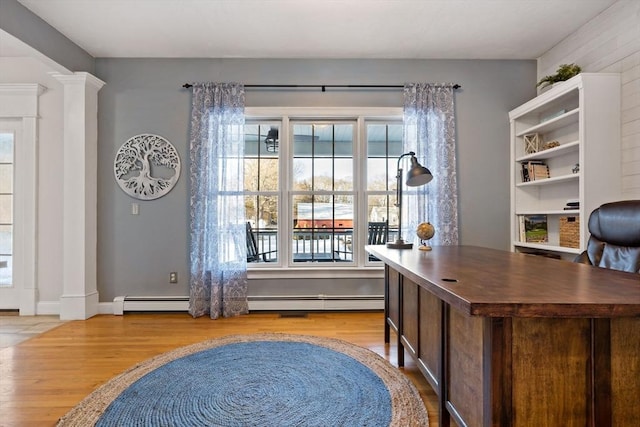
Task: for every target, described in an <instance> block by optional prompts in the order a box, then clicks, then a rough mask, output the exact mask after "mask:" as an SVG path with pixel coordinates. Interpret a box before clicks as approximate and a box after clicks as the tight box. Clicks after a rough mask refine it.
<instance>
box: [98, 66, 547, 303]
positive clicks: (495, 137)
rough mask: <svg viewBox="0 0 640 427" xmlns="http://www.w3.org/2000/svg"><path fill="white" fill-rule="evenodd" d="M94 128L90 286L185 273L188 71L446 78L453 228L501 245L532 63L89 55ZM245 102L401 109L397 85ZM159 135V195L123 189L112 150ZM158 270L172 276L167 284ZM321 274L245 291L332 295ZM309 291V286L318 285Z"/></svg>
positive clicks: (355, 285)
mask: <svg viewBox="0 0 640 427" xmlns="http://www.w3.org/2000/svg"><path fill="white" fill-rule="evenodd" d="M95 74H96V76H97V77H98V78H100V79H102V80H104V81H105V82H106V86H104V87H103V88H102V90H101V91H100V94H99V95H100V100H99V112H98V115H99V130H98V145H99V148H98V150H99V151H98V158H99V165H98V212H99V213H98V291H99V292H100V300H101V301H111V300H112V299H113V298H114V297H115V296H118V295H186V294H187V277H188V271H189V270H188V193H187V192H188V178H189V176H188V170H189V156H188V132H189V114H190V103H191V92H190V91H189V90H185V89H183V88H182V87H181V86H182V84H183V83H185V82H192V81H238V82H242V83H245V84H251V83H253V84H402V83H404V82H455V83H458V84H460V85H462V88H461V89H459V90H458V91H457V92H456V115H457V136H458V183H459V187H460V190H459V206H460V238H461V243H462V244H466V245H479V246H486V247H492V248H498V249H505V250H508V248H509V241H508V236H509V170H510V168H509V121H508V117H507V113H508V111H509V110H510V109H512V108H514V107H516V106H517V105H519V104H521V103H523V102H525V101H527V100H528V99H530V98H532V97H534V96H535V95H536V93H535V82H536V63H535V61H533V60H531V61H498V60H496V61H486V60H485V61H475V60H284V59H283V60H260V59H100V58H99V59H96V68H95ZM246 105H247V106H249V107H255V106H335V107H353V106H367V107H400V106H402V91H401V90H395V91H393V90H392V91H389V90H384V91H339V90H330V91H328V92H325V93H322V92H320V91H311V90H309V91H265V90H262V91H255V90H249V91H248V92H247V96H246ZM140 133H154V134H158V135H162V136H164V137H165V138H167V139H169V141H171V142H172V143H173V144H174V146H175V147H176V149H177V150H178V152H179V153H180V156H181V158H182V160H183V169H182V176H181V177H180V180H179V181H178V184H177V185H176V187H175V188H174V189H173V190H172V191H171V192H170V193H169V194H168V195H166V196H164V197H162V198H160V199H157V200H154V201H140V202H138V203H139V204H140V214H139V215H137V216H134V215H131V214H130V212H131V203H132V202H134V199H132V198H130V197H129V196H127V195H126V194H125V193H124V192H122V191H121V190H120V188H119V187H118V186H117V184H116V182H115V180H114V178H113V159H114V156H115V153H116V151H117V150H118V148H119V147H120V146H121V145H122V144H123V143H124V142H125V141H126V140H127V139H128V138H130V137H132V136H134V135H137V134H140ZM169 271H177V272H178V274H179V278H180V281H179V284H178V285H169V284H168V283H167V281H168V280H167V275H168V272H169ZM327 282H329V281H327V280H317V281H308V280H307V281H306V283H303V281H302V280H296V279H290V280H269V281H267V280H265V281H261V282H259V281H251V283H250V294H251V295H257V294H261V295H264V294H269V293H272V294H283V293H286V294H317V293H331V292H330V290H327V289H326V286H327ZM381 283H382V282H381V280H373V281H371V280H370V281H367V282H364V283H363V282H362V281H357V280H349V281H344V282H340V281H333V286H335V293H341V294H381V293H382V288H381ZM318 290H319V291H318Z"/></svg>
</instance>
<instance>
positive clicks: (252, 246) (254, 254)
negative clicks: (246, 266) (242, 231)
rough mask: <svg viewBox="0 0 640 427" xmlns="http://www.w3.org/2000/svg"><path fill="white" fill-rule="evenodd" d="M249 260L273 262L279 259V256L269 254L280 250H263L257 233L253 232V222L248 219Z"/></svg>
mask: <svg viewBox="0 0 640 427" xmlns="http://www.w3.org/2000/svg"><path fill="white" fill-rule="evenodd" d="M246 234H247V262H260V261H263V262H273V261H277V258H271V257H268V256H267V255H268V254H272V253H277V252H278V251H277V250H275V251H271V250H270V251H262V252H260V249H259V248H258V242H257V241H256V235H255V233H254V232H253V228H252V227H251V223H250V222H248V221H247V233H246Z"/></svg>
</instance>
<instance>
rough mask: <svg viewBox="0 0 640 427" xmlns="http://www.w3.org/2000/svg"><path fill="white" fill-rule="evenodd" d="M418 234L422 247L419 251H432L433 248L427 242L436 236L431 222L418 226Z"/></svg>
mask: <svg viewBox="0 0 640 427" xmlns="http://www.w3.org/2000/svg"><path fill="white" fill-rule="evenodd" d="M416 234H417V235H418V238H419V239H420V247H419V248H418V249H420V250H421V251H430V250H431V246H429V245H428V244H427V240H429V239H431V238H432V237H433V235H434V234H436V230H435V228H433V225H431V223H429V222H422V223H420V224H418V227H417V228H416Z"/></svg>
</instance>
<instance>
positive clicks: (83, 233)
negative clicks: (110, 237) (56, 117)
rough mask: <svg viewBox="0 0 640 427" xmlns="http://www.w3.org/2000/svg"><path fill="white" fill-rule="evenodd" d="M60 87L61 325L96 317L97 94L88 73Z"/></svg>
mask: <svg viewBox="0 0 640 427" xmlns="http://www.w3.org/2000/svg"><path fill="white" fill-rule="evenodd" d="M53 77H54V78H55V79H57V80H58V81H59V82H61V83H62V84H63V85H64V177H63V184H64V190H63V192H64V196H63V206H64V207H63V211H64V220H63V240H64V242H63V291H62V296H61V297H60V319H64V320H84V319H88V318H89V317H91V316H94V315H96V314H98V288H97V280H96V276H97V255H96V251H97V249H96V248H97V234H98V232H97V215H98V209H97V190H98V176H97V169H98V91H99V90H100V88H102V86H103V85H104V82H103V81H102V80H100V79H98V78H96V77H94V76H92V75H91V74H88V73H84V72H83V73H80V72H78V73H74V74H71V75H63V74H54V75H53Z"/></svg>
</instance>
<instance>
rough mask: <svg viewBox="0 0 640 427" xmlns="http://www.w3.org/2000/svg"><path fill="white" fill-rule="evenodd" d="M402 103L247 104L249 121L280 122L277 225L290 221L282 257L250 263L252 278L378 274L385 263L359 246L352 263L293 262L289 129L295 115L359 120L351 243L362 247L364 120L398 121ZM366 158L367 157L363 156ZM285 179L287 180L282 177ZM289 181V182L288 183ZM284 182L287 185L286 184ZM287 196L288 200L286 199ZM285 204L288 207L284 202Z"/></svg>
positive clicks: (282, 234) (281, 233)
mask: <svg viewBox="0 0 640 427" xmlns="http://www.w3.org/2000/svg"><path fill="white" fill-rule="evenodd" d="M402 113H403V111H402V108H401V107H325V108H322V107H246V108H245V117H246V120H247V121H252V122H253V121H277V122H280V124H281V127H280V129H281V131H280V145H279V162H280V163H279V166H280V177H281V181H280V193H279V195H278V197H279V203H278V224H279V225H280V224H282V225H286V226H279V227H278V241H279V242H280V247H279V251H280V252H281V253H282V254H287V256H286V257H285V256H284V255H280V254H278V262H274V263H255V264H254V263H249V264H248V265H247V268H248V274H249V278H250V279H269V278H276V277H277V278H302V277H313V278H323V277H327V278H353V277H372V278H373V277H375V278H378V277H380V274H381V271H382V270H383V268H384V266H383V265H382V263H370V262H368V261H366V258H368V257H366V254H365V253H364V251H357V252H356V254H357V256H354V262H353V263H326V264H325V265H318V264H324V263H290V262H289V253H290V251H291V247H290V246H291V245H290V242H289V241H288V229H289V224H290V223H291V216H290V206H289V203H290V200H291V198H292V191H291V182H290V179H289V177H290V171H291V168H292V163H293V159H292V157H291V153H290V148H291V146H290V143H289V134H290V131H291V121H293V120H294V119H295V120H318V121H323V120H353V121H355V122H356V142H357V143H356V144H355V147H354V154H353V155H354V159H356V161H355V162H354V188H355V189H357V190H356V192H355V200H354V203H355V212H354V216H355V219H356V227H355V228H354V230H353V245H354V247H355V246H356V245H359V246H361V244H360V242H365V241H366V236H367V232H368V230H367V222H368V220H367V209H360V207H362V206H366V203H367V201H366V196H367V192H366V188H364V187H363V186H364V183H365V182H366V156H367V152H366V144H365V143H366V141H365V140H364V138H365V135H366V129H365V126H366V123H367V121H398V120H401V119H402ZM363 159H365V160H363ZM283 180H286V181H283ZM284 182H286V184H284ZM283 184H284V185H283ZM285 201H286V202H285ZM285 205H286V206H285Z"/></svg>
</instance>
